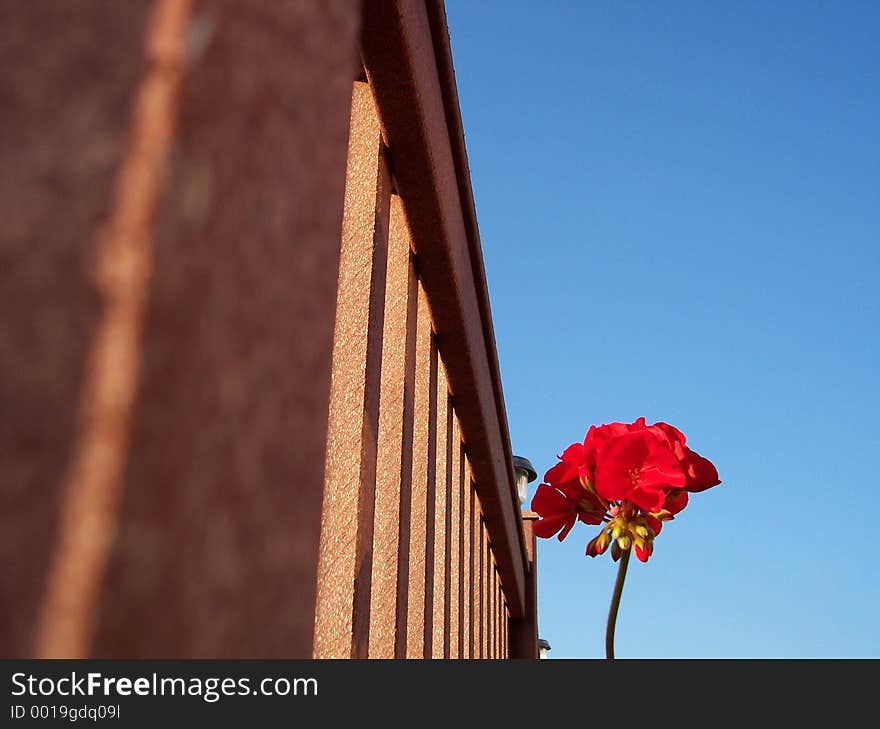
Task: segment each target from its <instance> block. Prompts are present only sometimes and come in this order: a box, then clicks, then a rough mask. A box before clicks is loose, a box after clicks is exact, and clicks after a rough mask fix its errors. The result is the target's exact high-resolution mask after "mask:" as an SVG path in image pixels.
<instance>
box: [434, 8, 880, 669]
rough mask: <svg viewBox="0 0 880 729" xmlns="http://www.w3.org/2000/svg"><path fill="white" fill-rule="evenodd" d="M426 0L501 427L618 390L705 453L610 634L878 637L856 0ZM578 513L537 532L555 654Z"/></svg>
mask: <svg viewBox="0 0 880 729" xmlns="http://www.w3.org/2000/svg"><path fill="white" fill-rule="evenodd" d="M446 8H447V15H448V23H449V30H450V34H451V38H452V49H453V58H454V62H455V68H456V76H457V81H458V89H459V95H460V102H461V112H462V118H463V121H464V128H465V135H466V142H467V148H468V156H469V160H470V168H471V176H472V181H473V186H474V196H475V199H476V206H477V216H478V219H479V224H480V232H481V237H482V244H483V251H484V255H485V259H486V272H487V276H488V280H489V291H490V298H491V303H492V310H493V315H494V319H495V332H496V337H497V343H498V350H499V357H500V361H501V371H502V379H503V383H504V392H505V397H506V401H507V411H508V417H509V421H510V431H511V438H512V441H513V448H514V452H516V453H519V454H521V455H525V456H527V457H529V458H531V460H532V461H533V463H534V464H535V466H536V468H537V470H538V471H539V472H540V475H543V473H544V472H545V471H546V469H547V468H549V467H550V466H551V465H553V464H554V463H555V462H556V454H558V453H560V452H561V451H562V450H563V449H564V448H565V447H566V446H567V445H568V444H569V443H571V442H573V441H575V440H581V439H583V437H584V434H585V432H586V430H587V428H588V427H589V425H590V424H592V423H597V424H598V423H604V422H610V421H615V420H623V421H631V420H634V419H635V418H636V417H638V416H640V415H644V416H646V417H647V418H648V421H649V422H654V421H655V420H666V421H668V422H670V423H672V424H674V425H676V426H678V427H679V428H681V429H682V430H683V431H684V432H685V434H686V435H687V436H688V439H689V444H690V445H691V446H692V447H693V448H695V449H696V450H697V451H699V452H700V453H702V454H703V455H705V456H707V457H708V458H710V459H712V460H713V461H714V463H715V464H716V465H717V467H718V470H719V472H720V476H721V478H722V480H723V483H722V484H721V485H720V486H718V487H716V488H714V489H711V490H709V491H707V492H705V493H702V494H697V495H695V496H694V497H692V499H691V503H690V505H689V506H688V508H687V509H686V510H685V511H684V512H683V513H682V514H681V515H680V517H679V518H678V519H676V521H674V522H673V523H671V524H669V525H668V526H667V527H666V528H665V529H664V531H663V533H662V534H661V535H660V536H659V537H658V539H657V542H656V548H655V553H654V556H653V557H652V559H651V561H650V562H649V563H648V564H647V565H643V564H641V563H638V562H636V561H635V560H633V563H632V564H631V567H630V573H629V577H628V579H627V584H626V587H625V590H624V595H623V602H622V606H621V612H620V617H619V619H618V630H617V654H618V656H620V657H819V656H829V657H849V656H853V657H855V656H873V657H880V628H878V619H880V568H878V564H880V525H878V508H877V502H878V495H880V469H878V462H880V425H878V421H877V413H878V410H880V386H878V377H880V367H878V355H880V334H878V332H880V293H878V292H880V281H878V279H880V43H878V41H877V30H878V28H880V4H878V3H874V2H822V3H818V2H808V1H806V0H804V1H798V2H789V3H782V2H779V3H777V2H774V3H766V2H735V3H734V2H720V3H715V2H712V3H709V2H663V3H653V2H586V1H585V2H567V3H560V2H537V1H535V2H532V3H524V2H500V1H498V2H473V1H472V0H447V2H446ZM534 485H535V484H533V485H532V492H533V490H534ZM532 492H530V495H531V493H532ZM594 529H595V528H593V527H586V526H585V525H583V524H579V525H578V526H577V527H576V528H575V530H574V531H573V532H572V534H571V535H570V536H569V537H568V538H567V539H566V540H565V541H564V542H562V543H561V544H560V543H559V542H557V541H556V540H555V539H554V540H541V542H540V544H539V552H538V554H539V562H540V564H539V616H540V617H539V619H540V633H541V635H542V636H543V637H545V638H546V639H547V640H549V641H550V643H551V644H552V646H553V651H552V654H551V655H552V656H553V657H556V658H570V657H601V656H602V655H603V636H604V629H605V617H606V613H607V610H608V601H609V598H610V595H611V589H612V586H613V582H614V576H615V570H616V565H614V564H613V563H612V562H611V560H610V558H609V557H608V556H607V555H606V556H605V557H601V558H597V559H590V558H588V557H585V556H584V548H585V546H586V543H587V541H588V540H589V539H590V538H591V537H592V536H593V535H594V533H595V531H594Z"/></svg>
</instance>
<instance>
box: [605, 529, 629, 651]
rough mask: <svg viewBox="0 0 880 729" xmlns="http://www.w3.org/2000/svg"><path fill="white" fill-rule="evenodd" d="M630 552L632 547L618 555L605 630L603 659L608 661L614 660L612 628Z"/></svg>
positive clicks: (614, 623) (615, 622) (615, 618)
mask: <svg viewBox="0 0 880 729" xmlns="http://www.w3.org/2000/svg"><path fill="white" fill-rule="evenodd" d="M630 552H632V547H630V548H629V549H626V550H624V552H623V554H621V555H620V566H619V567H618V568H617V582H615V583H614V594H613V595H612V596H611V607H610V608H609V609H608V627H607V628H606V629H605V657H606V658H608V659H609V660H610V659H612V658H614V626H615V625H616V624H617V609H618V608H619V607H620V596H621V595H622V594H623V581H624V580H625V579H626V568H627V566H628V565H629V554H630Z"/></svg>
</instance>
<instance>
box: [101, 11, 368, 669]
mask: <svg viewBox="0 0 880 729" xmlns="http://www.w3.org/2000/svg"><path fill="white" fill-rule="evenodd" d="M358 11H359V8H358V4H357V3H347V4H346V3H324V2H318V1H317V0H315V1H309V2H298V3H265V4H264V3H238V2H233V1H232V0H229V1H226V0H206V1H205V2H201V3H199V4H198V5H197V12H196V14H195V16H194V19H193V35H192V44H191V59H190V60H191V64H192V65H191V68H190V70H189V73H188V75H187V78H186V79H185V80H184V82H183V86H182V89H181V98H180V111H179V119H178V128H177V134H176V136H175V139H174V143H173V148H172V150H171V160H170V171H169V175H168V180H167V186H166V190H165V196H164V200H163V202H162V205H161V206H160V209H159V211H158V215H157V220H156V224H155V232H154V234H155V237H156V242H155V261H154V270H155V273H154V278H153V282H152V286H151V290H150V300H149V306H148V311H147V320H146V325H145V332H144V345H143V347H144V358H143V363H142V367H143V375H142V384H141V388H140V391H139V396H138V400H137V403H136V407H135V416H134V420H133V423H132V447H131V452H130V455H129V459H128V467H127V469H126V473H125V481H124V484H125V488H124V494H123V503H122V515H121V522H120V528H119V537H118V540H117V544H116V547H115V549H114V552H113V555H112V559H111V564H110V567H109V571H108V575H107V581H106V586H105V590H104V594H103V600H102V605H101V614H100V628H99V631H98V634H97V636H96V643H95V646H94V653H95V654H96V655H98V656H119V655H132V656H194V657H195V656H222V657H225V656H241V657H248V656H253V657H281V656H290V657H297V656H298V657H306V656H309V655H310V654H311V648H312V635H313V614H314V604H315V593H314V585H315V570H316V562H317V544H318V530H319V514H320V509H321V483H322V482H323V472H324V446H325V437H326V417H327V403H328V396H329V373H330V354H331V345H332V331H333V321H334V315H335V284H336V277H337V272H338V256H339V239H340V232H341V228H340V221H341V218H342V201H343V190H344V179H345V154H346V140H347V137H348V118H349V114H348V110H349V105H350V94H351V78H352V66H353V58H354V57H355V53H356V50H355V49H356V36H357V32H358V26H359V12H358Z"/></svg>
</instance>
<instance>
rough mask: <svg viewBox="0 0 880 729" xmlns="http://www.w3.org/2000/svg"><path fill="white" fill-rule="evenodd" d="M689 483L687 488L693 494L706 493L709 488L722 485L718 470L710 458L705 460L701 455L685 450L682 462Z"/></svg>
mask: <svg viewBox="0 0 880 729" xmlns="http://www.w3.org/2000/svg"><path fill="white" fill-rule="evenodd" d="M681 465H682V467H683V468H684V472H685V476H686V477H687V481H686V482H685V488H687V490H688V491H690V492H691V493H697V492H699V491H705V490H706V489H708V488H712V487H713V486H717V485H718V484H720V483H721V480H720V479H719V478H718V470H717V469H716V468H715V465H714V464H713V463H712V461H710V460H709V459H708V458H703V457H702V456H701V455H700V454H699V453H696V452H695V451H692V450H691V449H690V448H685V454H684V458H683V459H682V462H681Z"/></svg>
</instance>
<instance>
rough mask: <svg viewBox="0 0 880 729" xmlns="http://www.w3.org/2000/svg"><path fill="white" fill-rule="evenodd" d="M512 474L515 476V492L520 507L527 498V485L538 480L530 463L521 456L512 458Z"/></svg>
mask: <svg viewBox="0 0 880 729" xmlns="http://www.w3.org/2000/svg"><path fill="white" fill-rule="evenodd" d="M513 472H514V473H515V474H516V492H517V495H518V496H519V504H520V506H522V505H523V504H525V503H526V498H527V497H528V492H527V491H528V485H529V484H530V483H531V482H532V481H534V480H535V479H536V478H538V472H537V471H536V470H535V467H534V466H533V465H532V462H531V461H530V460H529V459H528V458H523V457H522V456H514V457H513Z"/></svg>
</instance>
